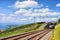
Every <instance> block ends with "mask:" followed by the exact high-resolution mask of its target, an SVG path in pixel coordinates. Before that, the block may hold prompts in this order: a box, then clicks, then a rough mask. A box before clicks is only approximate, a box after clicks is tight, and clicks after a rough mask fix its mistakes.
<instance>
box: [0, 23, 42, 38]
mask: <svg viewBox="0 0 60 40" xmlns="http://www.w3.org/2000/svg"><path fill="white" fill-rule="evenodd" d="M41 24H43V22H38V23H31V24H26V25H21V26H17V27H15V28H8V29H6V30H5V31H3V32H0V38H5V37H9V36H13V35H17V34H21V33H25V32H29V31H33V30H36V29H38V28H39V27H40V25H41Z"/></svg>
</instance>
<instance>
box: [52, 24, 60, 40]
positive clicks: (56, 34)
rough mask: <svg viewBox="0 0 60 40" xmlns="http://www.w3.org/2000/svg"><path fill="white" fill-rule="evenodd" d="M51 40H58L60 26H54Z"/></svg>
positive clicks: (59, 39) (59, 38)
mask: <svg viewBox="0 0 60 40" xmlns="http://www.w3.org/2000/svg"><path fill="white" fill-rule="evenodd" d="M52 40H60V24H58V25H56V27H55V29H54V33H53V38H52Z"/></svg>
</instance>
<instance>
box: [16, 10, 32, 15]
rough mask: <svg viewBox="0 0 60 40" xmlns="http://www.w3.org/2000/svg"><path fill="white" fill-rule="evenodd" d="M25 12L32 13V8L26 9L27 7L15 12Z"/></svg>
mask: <svg viewBox="0 0 60 40" xmlns="http://www.w3.org/2000/svg"><path fill="white" fill-rule="evenodd" d="M24 13H32V9H29V10H26V9H20V10H18V11H16V12H15V14H24Z"/></svg>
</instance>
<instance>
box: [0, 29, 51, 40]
mask: <svg viewBox="0 0 60 40" xmlns="http://www.w3.org/2000/svg"><path fill="white" fill-rule="evenodd" d="M50 31H51V29H45V30H39V31H33V32H28V33H24V34H20V35H16V36H12V37H8V38H3V39H0V40H40V39H41V38H42V37H43V36H44V35H46V34H47V33H49V32H50Z"/></svg>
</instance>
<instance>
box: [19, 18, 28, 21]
mask: <svg viewBox="0 0 60 40" xmlns="http://www.w3.org/2000/svg"><path fill="white" fill-rule="evenodd" d="M20 20H21V21H26V20H28V19H26V18H22V19H20Z"/></svg>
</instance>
